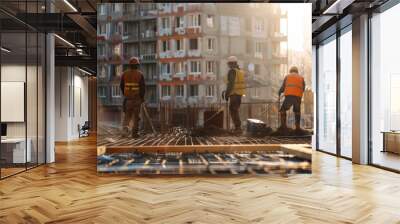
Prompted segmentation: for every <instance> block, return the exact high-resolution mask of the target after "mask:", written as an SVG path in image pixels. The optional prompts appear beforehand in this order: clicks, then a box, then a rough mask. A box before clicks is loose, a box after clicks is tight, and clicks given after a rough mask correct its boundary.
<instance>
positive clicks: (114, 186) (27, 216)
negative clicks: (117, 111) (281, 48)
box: [0, 138, 400, 224]
mask: <svg viewBox="0 0 400 224" xmlns="http://www.w3.org/2000/svg"><path fill="white" fill-rule="evenodd" d="M399 199H400V175H398V174H395V173H390V172H386V171H383V170H379V169H376V168H373V167H368V166H357V165H352V164H351V163H350V162H349V161H347V160H342V159H337V158H335V157H332V156H329V155H325V154H322V153H315V154H314V157H313V174H312V175H294V176H290V177H288V178H284V177H280V176H257V177H255V176H245V177H229V178H228V177H223V178H221V177H162V178H157V177H156V178H154V177H153V178H150V177H135V176H98V175H97V173H96V148H95V139H94V138H86V139H85V140H82V141H79V142H73V143H70V144H68V145H58V146H57V163H55V164H52V165H48V166H42V167H39V168H36V169H34V170H31V171H28V172H26V173H23V174H20V175H17V176H14V177H11V178H8V179H6V180H3V181H0V223H44V222H48V223H174V224H175V223H221V224H222V223H373V224H376V223H385V224H386V223H400V200H399Z"/></svg>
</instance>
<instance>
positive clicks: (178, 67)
mask: <svg viewBox="0 0 400 224" xmlns="http://www.w3.org/2000/svg"><path fill="white" fill-rule="evenodd" d="M174 69H175V73H183V62H177V63H175V68H174Z"/></svg>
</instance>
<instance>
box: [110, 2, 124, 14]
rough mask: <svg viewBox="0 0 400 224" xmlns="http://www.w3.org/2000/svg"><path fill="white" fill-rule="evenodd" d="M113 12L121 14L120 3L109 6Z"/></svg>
mask: <svg viewBox="0 0 400 224" xmlns="http://www.w3.org/2000/svg"><path fill="white" fill-rule="evenodd" d="M111 7H112V11H113V12H121V11H122V4H121V3H114V4H111Z"/></svg>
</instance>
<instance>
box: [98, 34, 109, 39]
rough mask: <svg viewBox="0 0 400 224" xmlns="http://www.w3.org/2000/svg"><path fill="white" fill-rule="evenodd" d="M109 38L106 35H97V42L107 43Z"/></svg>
mask: <svg viewBox="0 0 400 224" xmlns="http://www.w3.org/2000/svg"><path fill="white" fill-rule="evenodd" d="M107 39H108V36H107V34H106V33H101V34H97V41H106V40H107Z"/></svg>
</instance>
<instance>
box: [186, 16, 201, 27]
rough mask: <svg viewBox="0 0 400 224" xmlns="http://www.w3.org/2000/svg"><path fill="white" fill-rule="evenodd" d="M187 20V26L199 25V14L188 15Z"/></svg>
mask: <svg viewBox="0 0 400 224" xmlns="http://www.w3.org/2000/svg"><path fill="white" fill-rule="evenodd" d="M188 18H189V21H188V26H189V27H199V26H200V25H201V22H200V21H201V16H200V14H196V15H189V16H188Z"/></svg>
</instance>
